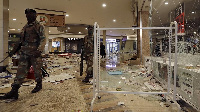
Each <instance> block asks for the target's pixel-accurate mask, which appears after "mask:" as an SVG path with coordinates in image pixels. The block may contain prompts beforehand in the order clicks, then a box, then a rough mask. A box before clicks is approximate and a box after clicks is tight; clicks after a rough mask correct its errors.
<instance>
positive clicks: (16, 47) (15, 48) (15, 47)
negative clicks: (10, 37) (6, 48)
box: [0, 42, 22, 63]
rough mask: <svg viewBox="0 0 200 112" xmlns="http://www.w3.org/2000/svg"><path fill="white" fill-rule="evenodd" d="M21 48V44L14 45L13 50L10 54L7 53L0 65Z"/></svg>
mask: <svg viewBox="0 0 200 112" xmlns="http://www.w3.org/2000/svg"><path fill="white" fill-rule="evenodd" d="M21 46H22V42H18V43H17V44H15V46H14V48H13V50H12V51H11V52H7V53H8V56H7V57H6V58H4V59H3V60H2V61H1V62H0V63H2V62H4V61H5V60H6V59H7V58H8V57H12V56H13V55H14V54H15V53H17V52H18V51H19V50H20V49H21Z"/></svg>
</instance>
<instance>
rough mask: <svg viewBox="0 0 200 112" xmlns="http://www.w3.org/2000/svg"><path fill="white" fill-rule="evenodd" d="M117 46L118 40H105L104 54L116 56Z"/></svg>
mask: <svg viewBox="0 0 200 112" xmlns="http://www.w3.org/2000/svg"><path fill="white" fill-rule="evenodd" d="M119 44H120V42H118V39H106V54H107V55H109V56H110V55H112V54H116V53H117V52H118V51H119Z"/></svg>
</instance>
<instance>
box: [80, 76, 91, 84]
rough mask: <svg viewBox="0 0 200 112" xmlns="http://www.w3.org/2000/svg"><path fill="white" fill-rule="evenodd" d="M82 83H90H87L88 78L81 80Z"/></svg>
mask: <svg viewBox="0 0 200 112" xmlns="http://www.w3.org/2000/svg"><path fill="white" fill-rule="evenodd" d="M82 82H84V83H88V82H90V81H89V78H88V77H85V79H83V80H82Z"/></svg>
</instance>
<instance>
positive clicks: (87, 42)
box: [83, 26, 94, 83]
mask: <svg viewBox="0 0 200 112" xmlns="http://www.w3.org/2000/svg"><path fill="white" fill-rule="evenodd" d="M93 31H94V28H93V27H92V26H88V35H87V36H85V38H84V50H85V60H86V63H87V68H86V73H87V75H86V77H85V79H84V80H83V82H86V83H87V82H89V78H92V77H93V67H92V66H93V56H94V36H93Z"/></svg>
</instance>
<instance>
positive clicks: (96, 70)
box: [91, 22, 177, 111]
mask: <svg viewBox="0 0 200 112" xmlns="http://www.w3.org/2000/svg"><path fill="white" fill-rule="evenodd" d="M173 26H174V27H173ZM132 29H140V30H142V29H144V30H145V29H146V30H153V29H165V30H169V67H168V82H167V92H132V91H101V90H100V31H101V30H132ZM173 30H175V33H174V34H172V32H173ZM172 38H175V62H174V85H173V87H172V86H171V84H170V79H171V76H172V73H171V72H170V71H171V61H172V54H171V44H172ZM141 49H142V48H141ZM176 55H177V23H176V22H172V23H171V24H170V27H131V28H99V25H98V24H97V22H95V24H94V58H93V99H92V101H91V111H93V104H94V101H95V99H96V97H97V96H98V94H99V93H122V94H164V95H165V96H167V95H170V94H172V95H173V100H174V101H175V100H176V74H177V56H176ZM98 97H100V96H98Z"/></svg>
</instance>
